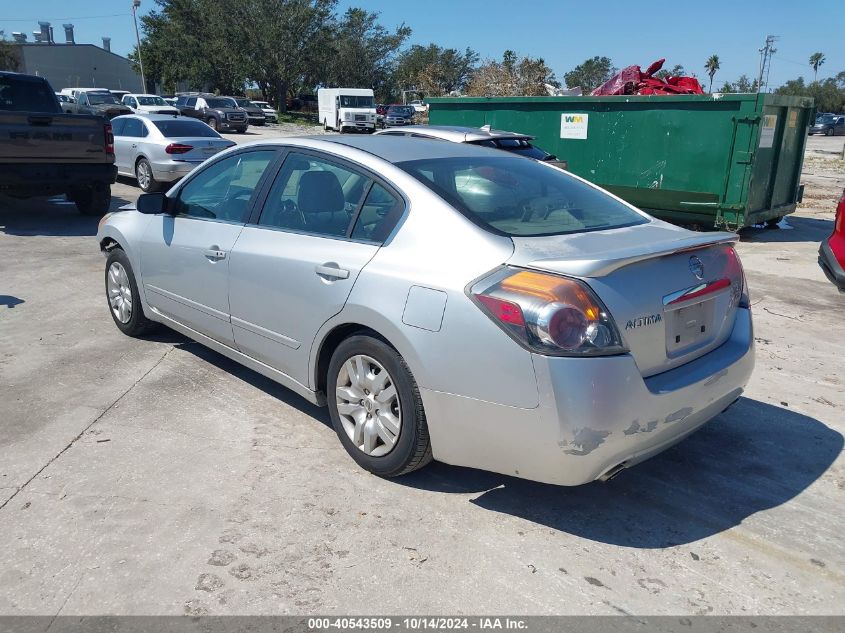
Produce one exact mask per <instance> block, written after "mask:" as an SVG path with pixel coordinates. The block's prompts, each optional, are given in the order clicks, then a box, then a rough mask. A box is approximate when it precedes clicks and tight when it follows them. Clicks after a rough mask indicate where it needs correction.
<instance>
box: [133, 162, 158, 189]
mask: <svg viewBox="0 0 845 633" xmlns="http://www.w3.org/2000/svg"><path fill="white" fill-rule="evenodd" d="M135 180H137V181H138V187H140V188H141V191H143V192H144V193H153V192H156V191H158V190H159V189H161V184H160V183H159V182H158V181H157V180H156V179H155V176H154V175H153V168H152V165H150V161H148V160H147V159H146V158H141V159H139V160H138V162H137V164H136V165H135Z"/></svg>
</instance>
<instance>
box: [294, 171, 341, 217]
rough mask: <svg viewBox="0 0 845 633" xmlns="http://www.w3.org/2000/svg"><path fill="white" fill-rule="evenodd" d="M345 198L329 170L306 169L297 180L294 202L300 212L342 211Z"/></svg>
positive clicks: (335, 177)
mask: <svg viewBox="0 0 845 633" xmlns="http://www.w3.org/2000/svg"><path fill="white" fill-rule="evenodd" d="M345 202H346V201H345V200H344V198H343V189H342V188H341V186H340V181H339V180H338V179H337V176H335V175H334V174H333V173H332V172H330V171H306V172H305V173H304V174H302V177H301V178H300V180H299V194H298V195H297V200H296V204H297V206H298V207H299V210H300V211H301V212H302V213H328V212H331V213H335V212H337V211H343V209H344V205H345Z"/></svg>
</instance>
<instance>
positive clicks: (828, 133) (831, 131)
mask: <svg viewBox="0 0 845 633" xmlns="http://www.w3.org/2000/svg"><path fill="white" fill-rule="evenodd" d="M824 135H825V136H833V130H825V132H824Z"/></svg>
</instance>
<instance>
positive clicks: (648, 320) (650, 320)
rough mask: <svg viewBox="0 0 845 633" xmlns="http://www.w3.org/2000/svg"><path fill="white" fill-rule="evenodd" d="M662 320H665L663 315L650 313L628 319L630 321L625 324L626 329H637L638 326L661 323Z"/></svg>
mask: <svg viewBox="0 0 845 633" xmlns="http://www.w3.org/2000/svg"><path fill="white" fill-rule="evenodd" d="M661 321H663V317H661V316H660V315H659V314H649V315H648V316H641V317H637V318H636V319H628V322H627V323H626V324H625V329H626V330H636V329H637V328H641V327H646V326H648V325H654V324H655V323H660V322H661Z"/></svg>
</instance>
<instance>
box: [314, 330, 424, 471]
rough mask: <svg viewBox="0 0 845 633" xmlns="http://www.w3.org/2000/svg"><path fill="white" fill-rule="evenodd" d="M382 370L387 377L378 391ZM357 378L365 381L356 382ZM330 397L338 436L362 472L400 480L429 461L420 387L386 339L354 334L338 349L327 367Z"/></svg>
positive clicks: (327, 384)
mask: <svg viewBox="0 0 845 633" xmlns="http://www.w3.org/2000/svg"><path fill="white" fill-rule="evenodd" d="M359 359H360V360H361V364H358V360H359ZM367 365H368V367H367ZM363 367H366V368H365V369H362V368H363ZM375 371H378V373H374V372H375ZM382 371H385V372H386V373H387V376H385V377H384V378H382V379H381V385H380V386H379V380H378V377H381V376H382V373H381V372H382ZM353 373H355V375H356V376H360V375H361V374H364V376H365V377H364V378H356V377H354V376H353ZM369 376H373V378H372V380H371V379H370V378H369ZM339 386H340V389H341V390H342V391H338V389H339ZM368 387H369V388H368ZM365 390H366V391H365ZM391 390H392V391H391ZM326 393H327V400H328V405H329V414H330V416H331V420H332V425H333V426H334V429H335V432H336V433H337V435H338V437H339V438H340V442H341V444H343V447H344V448H345V449H346V452H347V453H349V455H350V456H351V457H352V459H354V460H355V462H356V463H357V464H358V465H359V466H361V468H363V469H365V470H368V471H369V472H371V473H373V474H375V475H378V476H380V477H398V476H400V475H404V474H407V473H410V472H412V471H414V470H417V469H419V468H422V467H423V466H425V465H427V464H428V463H429V462H431V460H432V454H431V441H430V439H429V434H428V424H427V423H426V417H425V410H424V409H423V403H422V398H421V397H420V393H419V389H418V387H417V383H416V381H415V380H414V377H413V374H412V373H411V370H410V368H409V367H408V365H407V363H406V362H405V359H403V358H402V356H401V355H400V354H399V353H398V352H397V351H396V350H395V349H393V348H392V347H391V346H390V345H388V344H387V343H386V342H384V341H383V340H381V339H378V338H374V337H372V336H366V335H355V336H351V337H350V338H348V339H346V340H345V341H343V342H342V343H341V344H340V345H338V347H337V349H336V350H335V351H334V353H333V354H332V358H331V361H330V362H329V368H328V374H327V377H326ZM340 394H344V395H340ZM358 394H361V395H362V398H363V399H362V400H361V403H363V404H361V405H359V404H358V401H357V400H356V398H357V397H358ZM379 397H382V398H383V401H381V402H380V401H379ZM350 398H351V400H350ZM338 400H340V402H338ZM365 404H366V407H365ZM380 407H387V408H386V409H381V408H380ZM353 416H354V417H353ZM358 419H362V420H363V421H362V422H360V423H359V422H357V420H358ZM383 420H384V422H383ZM391 426H392V427H393V428H397V427H398V432H397V433H393V432H392V429H390V427H391ZM385 437H388V438H389V439H390V438H392V440H393V443H392V444H389V443H388V442H386V441H385V439H384V438H385ZM358 442H360V443H361V446H359V444H358Z"/></svg>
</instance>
